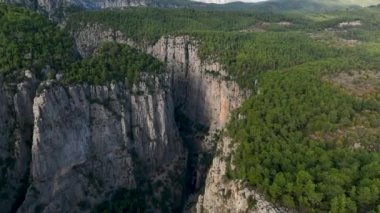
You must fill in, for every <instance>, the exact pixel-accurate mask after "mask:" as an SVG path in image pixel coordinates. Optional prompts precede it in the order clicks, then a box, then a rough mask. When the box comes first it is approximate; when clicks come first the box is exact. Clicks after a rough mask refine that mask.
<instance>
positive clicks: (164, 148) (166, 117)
mask: <svg viewBox="0 0 380 213" xmlns="http://www.w3.org/2000/svg"><path fill="white" fill-rule="evenodd" d="M142 78H143V80H142V81H140V82H139V83H138V84H136V85H134V86H133V88H132V89H128V88H127V87H126V86H125V85H122V84H112V85H108V86H87V85H77V86H54V87H52V88H49V89H45V90H44V91H43V92H42V93H41V94H39V95H37V96H36V98H35V99H34V105H33V113H34V132H33V145H32V162H31V180H32V183H31V186H30V187H29V189H28V193H27V195H26V199H25V201H24V202H23V204H22V206H21V208H20V209H19V210H18V212H33V211H35V210H36V209H38V210H39V211H42V212H66V211H67V212H72V211H75V210H76V211H79V210H80V209H78V206H79V205H80V203H82V204H83V203H86V204H88V205H89V206H90V207H94V205H96V204H97V203H99V202H100V201H103V200H104V199H106V198H107V196H106V195H107V193H110V192H112V191H113V190H116V189H118V188H126V189H134V188H136V187H138V183H137V180H136V179H138V178H140V177H141V174H138V173H137V172H136V168H137V167H143V168H146V169H145V170H144V172H145V173H144V174H143V175H144V176H145V178H147V179H148V180H149V178H154V177H155V176H158V175H162V174H164V173H165V172H167V170H168V169H167V168H169V167H170V166H172V165H173V164H178V165H179V166H180V168H179V170H182V169H184V166H185V165H184V161H182V162H179V163H178V161H179V159H180V158H181V157H183V155H184V153H185V150H184V148H183V146H182V142H181V139H180V137H179V135H178V131H177V128H176V126H175V121H174V117H173V115H174V113H173V110H174V109H173V104H172V100H171V95H170V92H169V91H170V90H169V89H170V87H165V85H164V83H165V79H164V78H165V77H162V76H161V77H152V76H150V77H147V76H146V77H142ZM147 82H149V86H148V83H147ZM165 88H169V89H165ZM181 166H182V167H181ZM139 169H140V168H139ZM177 169H178V168H177ZM179 172H183V171H179ZM168 184H169V186H170V187H169V190H171V191H175V192H173V193H180V192H176V191H178V189H180V187H181V186H178V184H177V185H176V183H174V182H173V183H168ZM171 187H172V188H171ZM89 209H90V208H89ZM81 211H84V210H83V209H82V210H81Z"/></svg>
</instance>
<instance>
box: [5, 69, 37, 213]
mask: <svg viewBox="0 0 380 213" xmlns="http://www.w3.org/2000/svg"><path fill="white" fill-rule="evenodd" d="M14 75H15V76H18V77H20V78H21V79H12V80H6V79H2V77H1V76H0V172H1V173H0V197H1V199H0V208H1V210H2V211H4V212H8V211H10V210H11V209H12V208H17V206H19V205H20V202H22V199H23V195H24V194H25V190H26V187H27V185H28V178H29V163H30V146H31V137H32V131H33V113H32V105H33V97H34V94H35V91H36V86H37V81H36V79H35V78H34V76H33V74H32V73H31V72H30V71H24V72H20V73H14ZM9 82H11V83H9ZM17 82H19V83H17Z"/></svg>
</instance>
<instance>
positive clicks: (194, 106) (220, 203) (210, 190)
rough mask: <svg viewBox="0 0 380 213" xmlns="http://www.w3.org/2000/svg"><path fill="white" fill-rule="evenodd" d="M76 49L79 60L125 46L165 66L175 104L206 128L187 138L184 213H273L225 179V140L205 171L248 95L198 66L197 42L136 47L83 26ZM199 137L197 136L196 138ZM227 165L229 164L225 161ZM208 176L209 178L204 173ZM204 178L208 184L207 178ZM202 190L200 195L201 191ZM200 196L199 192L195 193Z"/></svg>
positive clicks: (172, 40) (218, 70) (212, 65)
mask: <svg viewBox="0 0 380 213" xmlns="http://www.w3.org/2000/svg"><path fill="white" fill-rule="evenodd" d="M74 37H75V38H76V44H77V47H78V50H79V52H80V53H81V55H82V56H84V57H87V56H88V55H90V54H92V52H94V51H95V50H96V48H97V47H98V46H99V45H100V44H101V43H102V42H105V41H107V42H119V43H127V44H129V45H131V46H134V47H136V48H139V49H141V50H143V51H145V52H147V53H149V54H151V55H152V56H154V57H155V58H157V59H159V60H161V61H163V62H165V63H166V65H167V70H168V72H169V73H170V76H171V83H172V88H173V91H172V94H173V98H174V103H175V106H176V108H177V109H179V110H180V111H181V112H182V113H183V114H184V115H185V116H187V117H188V118H189V119H190V120H192V121H194V122H196V123H200V124H202V125H206V126H208V127H209V130H208V132H206V133H205V135H204V136H206V137H201V138H197V137H192V138H190V142H191V143H193V145H194V146H193V148H192V149H190V150H189V151H190V152H193V153H190V154H192V155H193V156H195V157H193V156H191V155H189V157H188V159H189V161H191V159H192V158H195V159H193V161H194V162H190V167H189V168H190V170H193V171H190V173H191V176H193V177H192V179H193V180H192V181H191V182H192V183H191V186H190V187H195V190H193V191H192V193H190V194H192V195H190V199H189V200H188V201H186V205H185V209H184V210H185V212H187V211H190V212H249V211H253V212H267V211H268V212H278V211H279V210H278V209H276V208H275V207H273V206H272V205H271V204H270V203H268V202H267V201H265V200H264V199H263V197H262V196H260V195H259V194H258V193H256V192H255V191H253V190H249V189H248V188H247V187H245V186H244V184H243V183H241V182H236V181H229V180H227V179H226V178H225V175H226V169H227V166H229V165H231V162H230V161H226V160H225V159H227V158H228V157H230V155H231V153H232V150H233V148H232V145H231V142H230V140H228V139H223V140H221V141H216V142H217V143H218V147H217V149H218V150H220V151H218V153H220V154H219V155H217V156H215V158H214V159H213V161H212V164H211V168H210V169H209V170H207V169H208V168H207V166H204V165H203V164H204V161H203V162H202V157H204V156H205V155H206V154H207V153H209V152H212V150H213V149H214V147H213V144H210V141H212V140H213V135H214V134H215V133H218V132H219V130H221V129H223V128H224V126H225V124H226V122H227V121H228V118H229V115H230V112H231V111H232V110H233V109H235V108H237V107H238V106H240V104H241V103H242V101H243V100H244V98H245V97H246V96H247V93H246V92H245V91H243V90H241V89H240V88H239V86H238V85H237V84H236V83H235V82H234V81H229V80H226V77H227V76H228V74H227V73H226V72H225V71H224V70H223V69H222V67H221V65H220V64H218V63H217V62H210V61H202V60H201V59H200V57H199V56H198V49H199V42H198V41H196V40H194V39H192V38H191V37H189V36H177V37H173V36H167V37H162V38H161V39H159V40H158V41H157V42H155V43H154V44H137V43H136V42H134V41H132V40H131V39H129V38H127V37H125V36H124V35H123V34H122V33H121V32H120V31H117V30H112V29H104V28H102V27H101V26H99V25H87V26H86V27H84V28H83V29H81V30H80V31H78V32H76V33H75V36H74ZM197 134H199V133H197ZM229 159H230V158H229ZM207 171H208V172H207ZM206 177H207V178H206ZM203 186H204V192H202V190H201V188H203ZM199 190H200V191H199Z"/></svg>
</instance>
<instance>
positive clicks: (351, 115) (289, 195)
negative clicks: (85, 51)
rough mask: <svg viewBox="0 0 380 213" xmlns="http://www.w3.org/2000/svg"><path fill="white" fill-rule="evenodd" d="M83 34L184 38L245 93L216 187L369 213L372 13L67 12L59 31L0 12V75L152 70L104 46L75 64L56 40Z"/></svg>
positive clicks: (376, 167)
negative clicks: (241, 185)
mask: <svg viewBox="0 0 380 213" xmlns="http://www.w3.org/2000/svg"><path fill="white" fill-rule="evenodd" d="M87 24H99V25H100V26H101V27H103V28H104V29H109V28H112V29H117V30H120V31H121V32H122V33H124V35H126V36H127V37H129V38H131V39H133V40H134V41H136V42H138V43H141V44H144V43H149V44H152V43H154V42H155V41H157V40H158V39H159V38H160V37H161V36H166V35H190V36H191V37H193V38H194V39H196V40H198V41H199V42H200V52H199V54H200V55H201V57H202V58H203V59H205V60H216V61H218V62H220V63H221V64H222V66H223V68H224V69H225V70H226V71H227V72H228V73H229V78H230V79H232V80H235V81H236V82H238V84H239V85H240V86H241V87H242V88H245V89H249V90H250V91H252V94H251V96H250V97H249V98H248V100H246V101H245V103H244V104H243V106H242V107H240V108H239V109H237V110H236V111H235V112H234V113H233V116H232V119H231V121H230V122H229V124H228V128H227V129H228V131H227V133H226V134H227V135H228V136H229V137H231V138H232V139H233V140H234V143H236V144H237V147H238V148H237V150H236V152H235V153H234V155H233V157H232V159H229V160H230V161H231V162H232V163H233V164H234V166H230V168H229V172H228V175H227V177H226V178H228V179H242V180H244V181H246V182H247V183H248V184H249V186H250V187H252V188H254V189H256V190H257V191H259V192H261V193H262V194H264V195H265V197H266V198H267V199H268V200H269V201H271V202H273V203H276V204H278V205H279V206H284V207H286V208H289V209H291V210H295V211H299V212H334V213H335V212H379V211H380V131H379V130H380V70H379V68H380V6H372V7H368V8H354V9H349V10H345V11H330V12H325V13H317V12H316V13H302V12H288V13H264V12H258V11H244V12H242V11H239V12H236V11H207V10H194V9H149V8H135V9H125V10H105V11H78V12H73V13H71V14H69V16H68V19H67V20H65V30H62V29H59V28H58V27H56V26H54V24H53V23H50V22H49V21H48V20H47V19H45V18H43V17H42V16H40V15H39V14H37V13H34V12H29V11H27V10H25V9H19V8H15V7H11V6H6V5H3V4H0V72H1V73H2V74H4V75H6V76H12V75H11V74H12V71H14V70H21V69H25V68H27V69H32V70H33V71H35V72H36V74H38V75H43V73H40V71H41V70H42V69H48V70H49V69H51V70H54V71H51V72H53V73H63V75H64V77H63V79H62V81H63V82H64V83H65V84H75V83H89V84H95V85H98V84H104V83H106V82H110V81H112V80H125V79H127V80H128V81H129V82H134V81H136V78H137V76H138V75H137V74H138V72H140V71H146V72H150V73H159V72H163V71H164V68H163V67H164V64H162V63H161V62H158V61H157V60H155V59H153V58H152V57H151V56H148V55H146V54H143V53H141V52H139V51H138V50H136V49H133V48H131V47H128V46H127V45H119V44H108V43H107V44H105V45H103V46H102V48H100V50H99V51H97V52H96V53H95V54H94V55H93V56H91V57H89V58H86V59H80V58H79V57H78V56H77V54H75V51H74V45H73V41H72V39H71V38H70V36H69V34H68V32H70V31H75V30H77V29H80V28H81V27H84V26H86V25H87ZM15 29H17V30H15ZM65 31H67V32H65ZM47 64H48V65H49V66H48V67H46V65H47Z"/></svg>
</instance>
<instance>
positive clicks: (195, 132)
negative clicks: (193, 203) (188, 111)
mask: <svg viewBox="0 0 380 213" xmlns="http://www.w3.org/2000/svg"><path fill="white" fill-rule="evenodd" d="M175 120H176V123H177V126H178V130H179V133H180V135H181V138H182V141H183V143H184V146H185V147H186V149H187V165H186V171H185V183H184V186H183V193H182V202H181V209H183V208H184V206H185V204H186V201H187V200H188V198H189V196H190V195H193V194H196V193H197V192H199V190H200V189H201V188H202V187H203V184H204V181H202V183H197V181H198V180H199V178H198V176H200V175H202V174H199V168H200V166H202V165H199V157H200V156H201V155H202V149H201V146H200V143H202V142H203V141H204V138H205V136H206V135H207V133H208V131H209V128H208V127H207V126H205V125H202V124H199V123H196V122H194V121H192V120H190V119H189V118H188V117H187V116H186V115H185V114H184V113H183V110H182V107H181V106H178V107H177V108H176V110H175ZM202 176H203V175H202Z"/></svg>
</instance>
